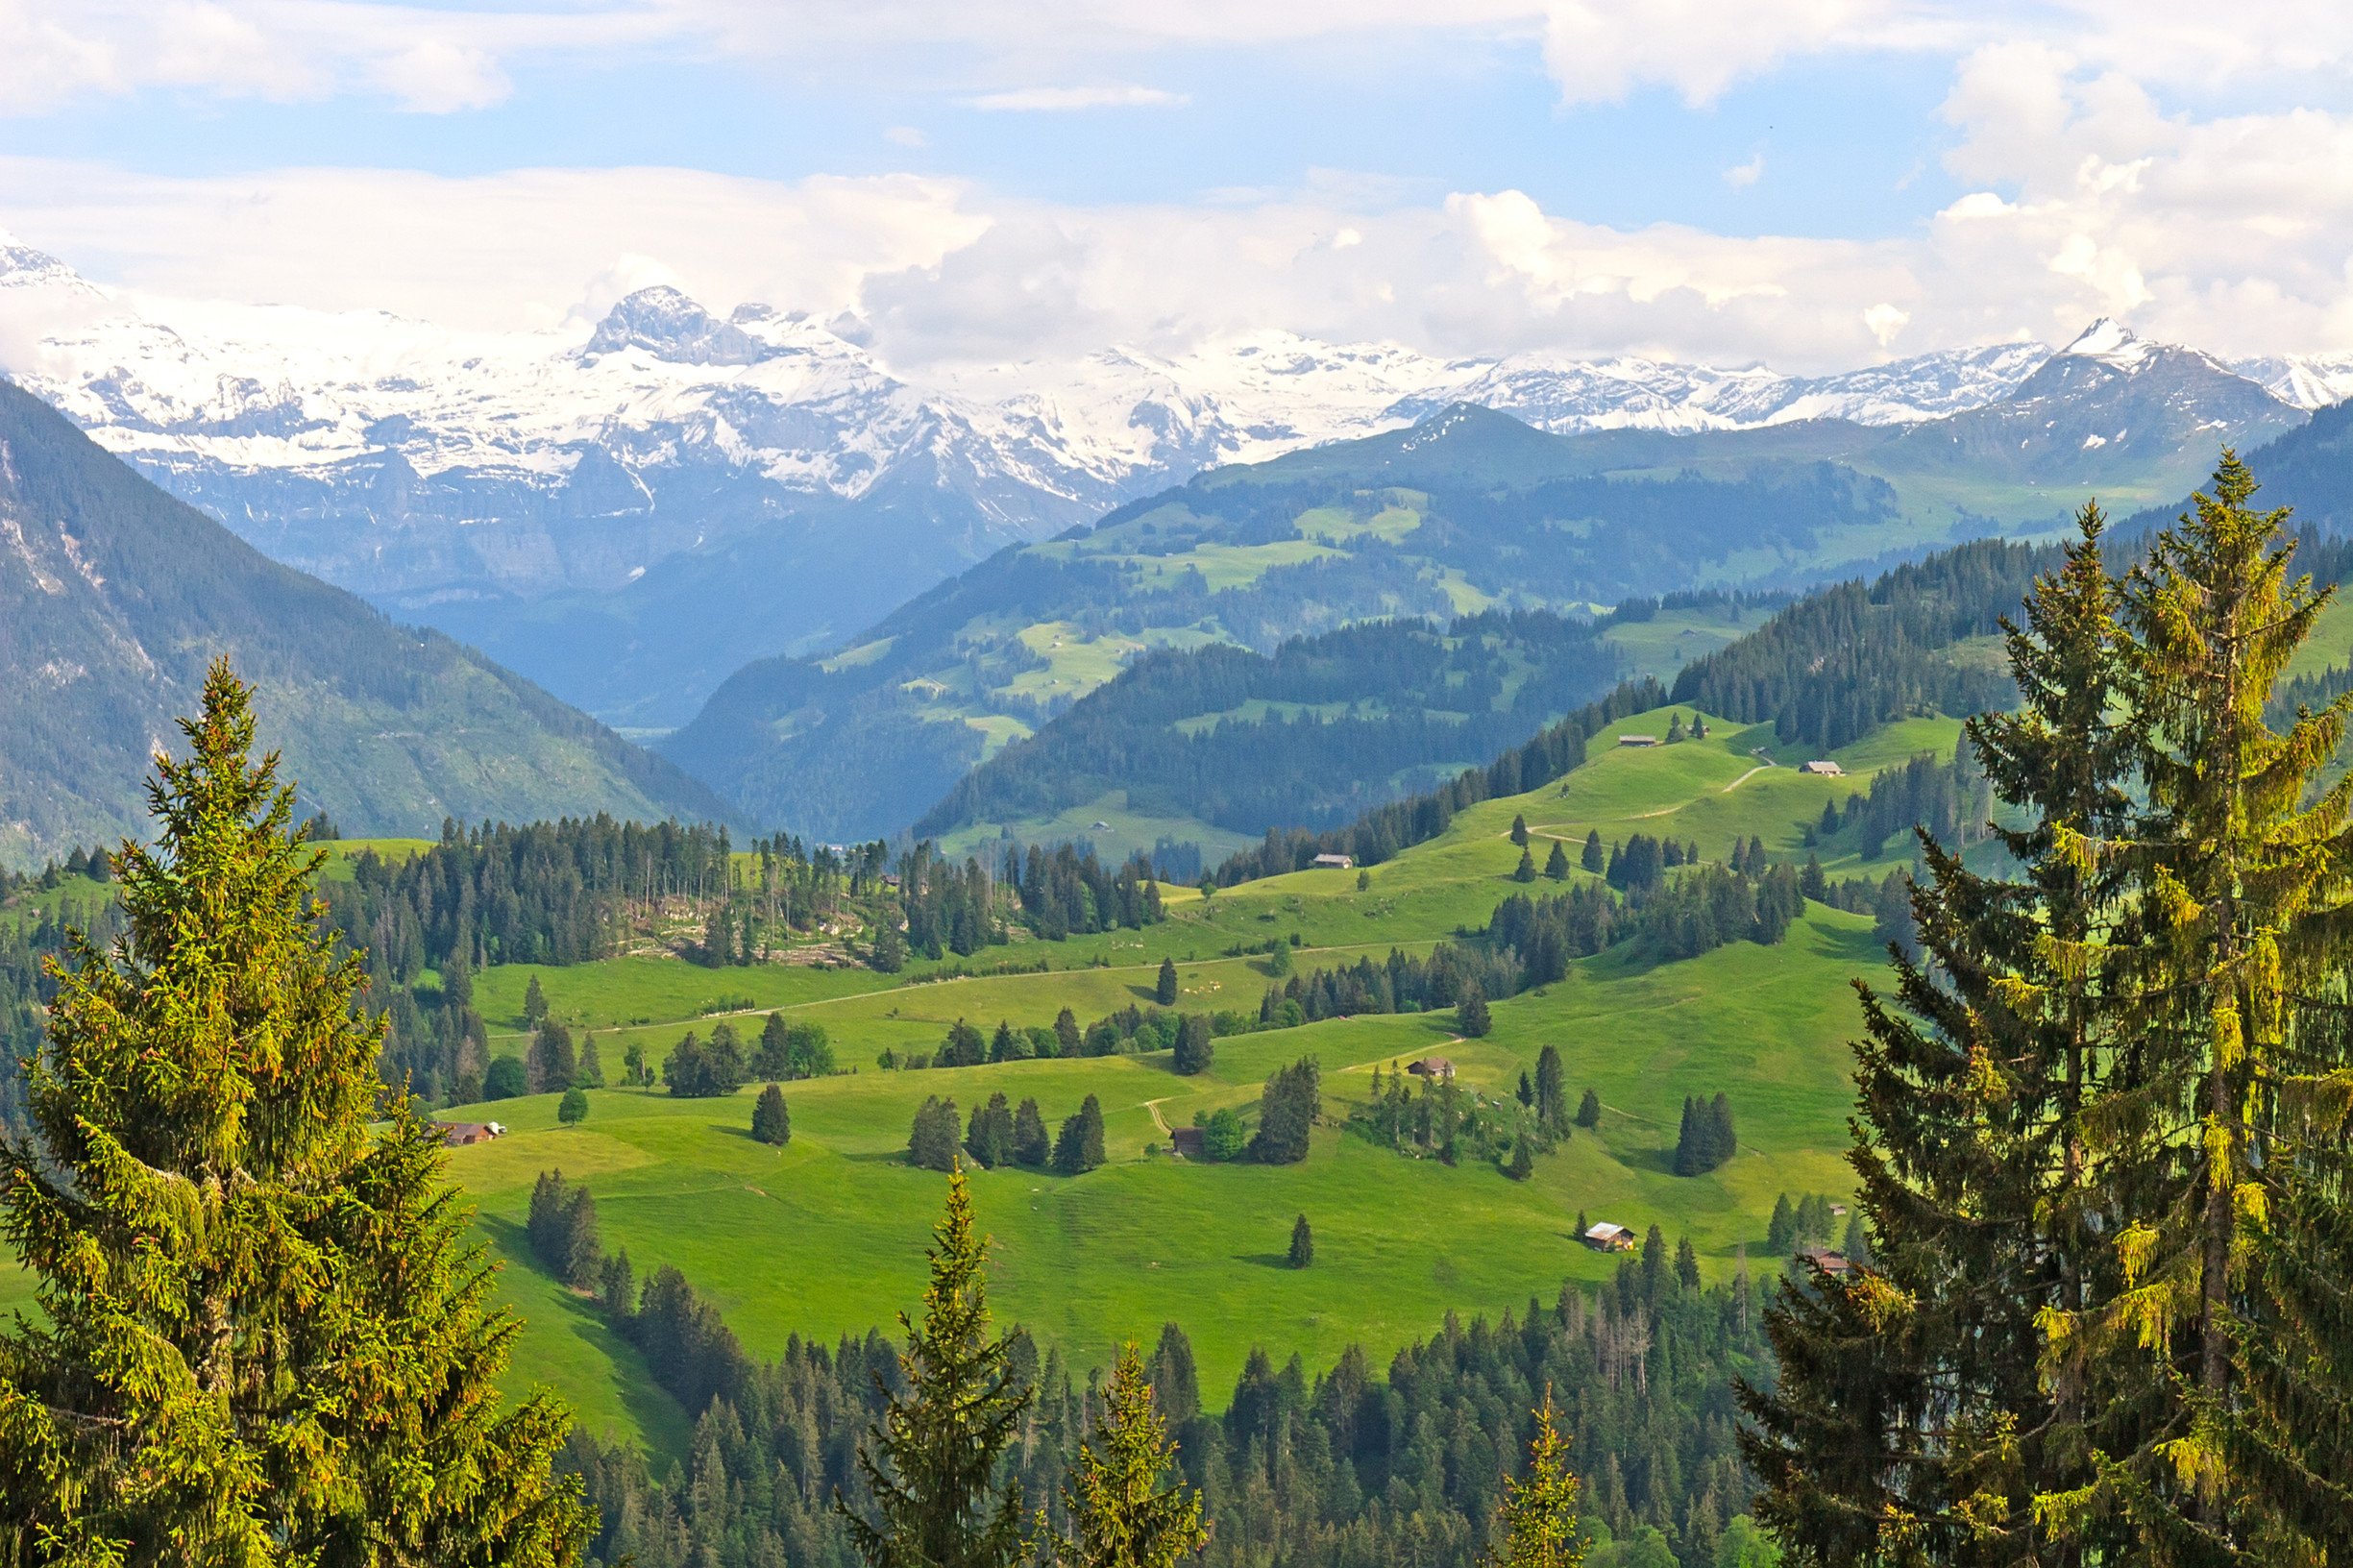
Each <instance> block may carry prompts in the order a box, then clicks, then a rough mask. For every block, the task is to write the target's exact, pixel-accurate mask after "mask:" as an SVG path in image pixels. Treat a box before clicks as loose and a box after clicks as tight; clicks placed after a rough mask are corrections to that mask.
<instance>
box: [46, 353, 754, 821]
mask: <svg viewBox="0 0 2353 1568" xmlns="http://www.w3.org/2000/svg"><path fill="white" fill-rule="evenodd" d="M219 655H226V656H227V657H228V658H229V659H230V661H231V663H232V665H233V668H234V669H235V670H236V672H237V673H238V674H240V675H241V676H243V677H244V678H245V679H247V680H248V681H251V682H252V683H254V685H255V686H256V687H257V689H258V693H259V696H258V698H257V702H256V709H257V716H258V720H259V726H260V739H261V742H262V744H263V745H264V746H266V747H273V748H277V749H279V750H282V752H283V754H284V758H285V774H286V776H288V777H290V778H292V779H294V780H296V781H298V782H299V784H300V787H301V795H300V797H299V800H300V805H301V808H302V810H303V811H304V812H305V813H309V812H313V811H324V812H326V813H327V814H328V815H329V816H330V817H331V819H332V820H333V821H335V822H336V823H337V824H338V825H339V826H340V827H341V828H342V829H343V830H344V831H346V832H353V833H358V834H363V835H380V834H424V835H429V836H437V835H438V834H439V833H440V831H441V826H442V823H443V821H444V820H445V819H447V818H452V817H454V818H456V819H457V820H458V821H481V820H483V819H486V818H503V819H507V820H510V821H523V820H528V819H533V818H540V817H554V816H562V815H573V816H580V815H588V814H592V813H595V812H610V813H612V814H613V815H615V816H619V817H627V818H635V819H638V820H641V821H646V820H658V819H661V818H665V817H671V816H682V817H687V818H692V819H696V820H722V821H723V820H725V819H726V818H727V817H728V816H729V815H730V814H729V812H728V810H727V808H726V807H725V806H724V805H723V804H722V803H721V802H720V801H719V800H718V799H717V798H716V797H714V796H712V795H711V794H710V792H709V791H707V790H705V789H704V788H702V787H701V786H700V785H699V784H697V783H695V782H694V781H693V780H692V779H690V778H688V777H687V776H686V775H685V774H683V773H681V772H678V770H677V769H675V768H674V767H673V766H672V765H671V764H669V763H667V762H665V761H663V760H662V759H661V758H659V757H655V756H652V755H650V754H649V753H648V752H645V751H643V750H640V749H639V748H638V747H635V746H632V745H630V744H629V743H628V742H627V741H625V740H623V739H622V738H621V737H620V736H618V735H616V734H614V733H613V732H612V731H610V730H608V729H606V728H605V727H604V726H603V725H601V724H600V723H596V722H595V721H594V720H592V719H589V718H588V717H586V716H585V715H583V714H580V713H578V712H576V711H575V710H573V709H571V708H568V707H566V706H565V705H564V704H563V703H561V702H558V701H557V700H556V699H555V698H551V697H550V696H549V695H548V694H547V693H545V692H543V691H541V690H539V689H538V688H537V687H535V686H533V685H532V684H531V683H530V682H528V681H527V680H524V679H522V678H521V677H520V676H517V675H515V674H512V673H510V672H508V671H505V670H502V669H500V668H499V667H498V666H496V665H494V664H492V663H491V662H490V661H488V660H487V659H485V658H483V657H482V656H481V655H480V654H478V653H476V652H475V651H473V650H472V649H466V648H463V647H461V646H459V645H458V644H456V643H454V642H453V641H451V640H450V639H449V638H448V637H446V636H444V635H442V634H441V633H439V632H434V631H419V630H415V629H412V628H409V627H405V626H401V625H394V624H393V623H392V622H390V621H388V620H386V619H385V618H384V616H383V615H381V614H380V612H378V611H377V610H375V609H374V608H372V607H371V606H369V605H368V604H367V603H365V602H364V601H362V600H359V599H358V598H356V597H355V596H354V595H352V594H349V593H346V592H344V591H343V590H342V589H339V588H334V587H331V586H329V585H328V584H326V583H323V582H320V581H318V580H316V579H315V578H312V577H308V576H304V575H303V574H302V573H300V572H297V571H294V570H293V569H291V568H289V567H285V566H281V565H279V564H278V563H276V562H274V561H270V560H268V559H266V558H264V557H263V556H262V555H261V554H260V553H259V552H258V551H255V550H254V549H253V548H252V547H251V546H249V545H246V544H244V543H243V542H241V541H240V540H238V539H237V538H235V537H234V536H233V535H232V534H231V533H230V532H229V531H228V530H227V529H226V528H224V527H221V526H220V525H219V524H217V523H215V522H213V521H212V520H211V519H210V518H208V517H207V516H205V515H204V514H203V513H202V512H199V511H197V510H196V509H195V508H193V507H191V506H188V505H186V504H185V503H184V502H178V501H175V500H173V499H172V498H171V497H169V496H167V495H165V494H164V493H163V492H162V491H160V490H159V489H157V488H156V487H155V486H154V485H152V484H150V483H148V482H147V481H146V480H145V479H143V478H140V477H139V476H138V475H137V474H135V473H134V472H133V471H132V470H131V469H129V468H127V467H126V466H124V465H123V464H122V463H120V462H118V461H116V460H115V459H114V458H112V457H110V456H109V455H108V454H107V453H105V452H103V451H101V450H100V449H99V448H98V447H97V446H95V445H94V444H92V443H91V441H90V440H89V439H88V438H87V437H86V436H85V435H84V434H82V432H80V431H79V430H77V429H74V428H73V426H72V425H70V424H68V423H67V422H66V421H65V420H64V419H62V418H61V417H60V416H59V415H58V413H57V412H56V411H55V410H54V409H52V408H50V407H48V406H47V405H46V404H43V403H41V402H40V401H39V400H38V399H37V398H35V397H34V396H32V395H31V394H30V393H27V392H25V391H23V390H21V389H19V388H17V387H15V386H12V385H9V384H8V383H6V382H4V381H0V736H4V737H5V744H0V865H19V866H21V865H26V864H37V863H39V862H40V861H41V860H43V859H45V858H47V857H50V856H53V855H57V854H60V853H62V852H63V851H64V850H65V849H67V848H68V847H70V846H73V845H88V844H91V843H95V842H100V841H104V840H109V839H112V838H116V837H119V836H122V835H125V834H134V835H143V834H144V833H145V832H146V830H147V814H146V801H145V797H144V795H143V793H142V787H141V786H142V780H143V779H144V777H145V776H146V774H147V773H148V772H149V771H150V759H151V758H152V757H153V755H154V754H155V752H156V751H158V750H159V749H162V748H166V747H181V746H182V745H183V743H182V741H181V739H180V737H179V736H178V735H177V734H176V733H175V732H174V730H173V727H172V721H173V718H174V716H176V715H180V714H185V713H192V712H194V711H195V709H196V706H197V701H198V697H199V692H200V688H201V686H202V683H203V680H204V675H205V670H206V667H207V665H208V663H209V662H210V661H211V660H212V659H213V658H214V657H215V656H219Z"/></svg>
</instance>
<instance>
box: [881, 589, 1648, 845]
mask: <svg viewBox="0 0 2353 1568" xmlns="http://www.w3.org/2000/svg"><path fill="white" fill-rule="evenodd" d="M1225 597H1226V596H1220V602H1219V605H1218V611H1219V614H1220V616H1221V619H1222V618H1223V616H1224V615H1225V614H1226V612H1227V611H1228V610H1229V608H1230V606H1228V605H1227V604H1225V603H1224V602H1223V600H1224V598H1225ZM1227 624H1228V625H1231V623H1230V622H1229V623H1227ZM1605 629H1606V624H1605V623H1603V624H1597V623H1593V622H1587V621H1582V620H1569V619H1566V618H1564V617H1561V616H1558V615H1556V614H1553V613H1552V612H1550V611H1541V610H1520V611H1490V612H1487V613H1485V614H1482V615H1477V616H1466V617H1462V618H1460V619H1458V620H1456V621H1455V622H1454V623H1453V624H1452V625H1446V626H1438V625H1424V624H1417V623H1406V622H1398V621H1379V622H1368V623H1363V624H1359V625H1349V626H1344V627H1341V628H1339V629H1337V630H1334V631H1327V632H1324V633H1323V634H1321V635H1319V636H1313V637H1306V638H1299V639H1296V640H1293V641H1289V642H1285V643H1283V644H1282V645H1281V646H1279V647H1277V648H1276V649H1274V651H1273V652H1272V653H1271V654H1260V653H1256V652H1252V651H1250V650H1249V649H1246V648H1236V647H1232V646H1229V645H1223V644H1219V645H1213V646H1212V647H1208V648H1202V649H1189V650H1184V651H1177V650H1161V651H1157V652H1153V653H1149V654H1146V655H1145V656H1143V657H1142V658H1140V659H1139V660H1137V662H1136V663H1135V664H1134V665H1133V666H1131V667H1130V668H1129V669H1128V670H1126V671H1124V672H1123V673H1122V674H1120V675H1119V677H1118V678H1117V679H1115V680H1114V681H1111V682H1110V683H1108V684H1106V685H1105V686H1103V687H1101V688H1100V689H1098V690H1096V691H1094V692H1092V693H1090V694H1089V695H1088V696H1087V697H1086V698H1083V699H1081V700H1080V701H1079V702H1078V704H1077V705H1076V706H1075V707H1073V708H1071V709H1070V711H1068V712H1067V713H1066V714H1064V715H1063V716H1062V717H1061V718H1060V719H1059V720H1057V721H1056V722H1055V723H1054V724H1053V725H1051V726H1050V727H1048V728H1045V729H1042V730H1041V731H1040V732H1039V733H1038V734H1036V735H1034V736H1031V737H1029V738H1028V739H1025V740H1020V741H1017V742H1015V743H1014V744H1013V745H1011V746H1009V747H1006V748H1005V749H1004V750H1002V751H1000V752H999V753H997V754H996V755H995V756H994V757H992V758H991V759H990V760H989V761H988V762H987V763H985V764H983V765H982V766H981V767H979V768H977V769H975V770H973V771H972V772H970V773H968V774H967V775H966V776H965V777H964V778H963V779H962V780H960V781H959V782H958V783H957V785H956V787H955V788H954V789H953V790H951V791H950V792H949V793H948V795H947V797H946V798H945V799H944V800H943V801H941V803H940V804H939V805H938V806H936V807H934V808H933V809H932V811H931V812H930V813H929V814H927V815H926V816H925V817H924V818H923V819H922V820H921V821H919V822H918V823H917V824H916V828H915V831H916V832H917V833H918V834H925V833H940V832H945V831H948V830H949V829H952V828H954V827H957V826H960V825H963V824H965V823H968V822H972V821H1008V820H1014V819H1018V818H1024V817H1046V816H1052V815H1054V814H1055V813H1057V812H1060V811H1062V810H1064V809H1066V808H1067V807H1070V806H1073V805H1077V804H1081V803H1083V802H1085V801H1087V800H1091V799H1093V798H1095V797H1096V796H1100V795H1102V794H1103V793H1104V792H1105V791H1107V790H1112V789H1122V790H1125V791H1127V793H1128V804H1129V806H1130V807H1131V809H1134V810H1138V811H1142V812H1146V813H1154V814H1167V815H1174V816H1190V817H1195V818H1198V819H1200V820H1202V821H1209V822H1213V823H1215V824H1216V825H1218V826H1220V827H1224V828H1228V829H1232V830H1234V831H1237V832H1242V833H1259V832H1262V831H1264V830H1266V829H1268V828H1269V827H1273V826H1275V825H1277V824H1283V825H1304V826H1308V827H1317V826H1322V825H1326V824H1330V823H1335V822H1338V821H1346V820H1347V819H1349V818H1351V817H1353V816H1355V815H1356V814H1358V813H1360V812H1361V811H1363V810H1364V809H1365V808H1366V807H1367V806H1369V805H1372V804H1375V803H1377V802H1378V801H1379V800H1380V799H1381V798H1382V797H1383V796H1385V795H1387V794H1389V793H1390V787H1389V784H1388V781H1389V780H1390V779H1392V778H1393V777H1395V776H1397V775H1398V774H1400V773H1402V772H1409V771H1412V770H1419V769H1430V768H1434V767H1440V766H1449V765H1457V764H1458V762H1459V759H1461V758H1463V757H1465V756H1474V757H1476V756H1485V755H1489V754H1491V753H1493V752H1495V751H1497V750H1499V749H1501V748H1502V747H1506V746H1507V745H1509V744H1511V743H1512V742H1513V741H1515V740H1517V739H1519V738H1521V737H1523V736H1525V735H1528V734H1529V733H1531V732H1532V731H1533V730H1534V729H1536V728H1537V727H1539V726H1540V725H1542V724H1544V723H1546V722H1548V721H1549V720H1551V719H1552V718H1553V717H1554V716H1556V715H1557V714H1559V713H1562V712H1564V711H1566V710H1568V709H1570V708H1573V707H1575V706H1576V705H1578V704H1579V703H1581V702H1584V701H1586V700H1588V699H1590V698H1592V696H1593V695H1594V694H1595V693H1596V692H1598V691H1601V690H1603V689H1605V687H1607V686H1608V685H1609V684H1610V682H1611V681H1612V680H1613V679H1614V678H1615V677H1616V674H1617V669H1618V654H1617V651H1616V649H1614V648H1613V647H1612V646H1611V645H1610V644H1609V643H1607V642H1605V641H1604V640H1603V637H1602V635H1601V634H1602V632H1603V631H1604V630H1605ZM1244 640H1245V641H1247V640H1248V639H1247V638H1246V637H1245V638H1244ZM1252 704H1282V705H1285V707H1288V708H1290V710H1291V712H1292V714H1293V716H1292V717H1283V716H1282V714H1283V712H1284V711H1285V709H1284V708H1280V707H1279V708H1277V709H1276V710H1275V711H1274V713H1273V714H1271V715H1267V716H1264V717H1259V718H1249V717H1243V715H1245V714H1247V713H1249V712H1250V711H1251V706H1252ZM1298 710H1307V711H1298ZM1207 715H1224V716H1226V717H1224V718H1222V719H1217V720H1215V721H1213V722H1211V723H1200V724H1196V723H1188V721H1192V720H1197V719H1200V718H1202V717H1203V716H1207ZM1180 726H1182V727H1180Z"/></svg>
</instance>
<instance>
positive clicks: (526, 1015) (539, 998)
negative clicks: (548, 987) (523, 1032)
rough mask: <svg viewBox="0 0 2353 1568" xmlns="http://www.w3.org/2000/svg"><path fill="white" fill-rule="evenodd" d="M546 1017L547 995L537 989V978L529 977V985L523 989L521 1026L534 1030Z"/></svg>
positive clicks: (535, 976)
mask: <svg viewBox="0 0 2353 1568" xmlns="http://www.w3.org/2000/svg"><path fill="white" fill-rule="evenodd" d="M547 1016H548V993H547V992H544V991H542V990H540V989H539V976H537V975H536V974H534V975H532V976H531V980H530V984H528V985H527V986H525V987H524V988H523V1026H524V1027H525V1028H526V1029H534V1028H537V1027H538V1025H539V1020H540V1019H542V1018H544V1017H547Z"/></svg>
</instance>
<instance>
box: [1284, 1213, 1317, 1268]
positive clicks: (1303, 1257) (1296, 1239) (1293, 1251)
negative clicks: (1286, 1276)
mask: <svg viewBox="0 0 2353 1568" xmlns="http://www.w3.org/2000/svg"><path fill="white" fill-rule="evenodd" d="M1289 1259H1290V1265H1291V1267H1293V1268H1305V1267H1307V1266H1308V1265H1309V1264H1310V1263H1311V1262H1315V1233H1314V1232H1313V1231H1311V1230H1310V1229H1308V1216H1307V1215H1305V1214H1301V1215H1300V1216H1299V1217H1298V1218H1297V1219H1296V1220H1294V1221H1293V1222H1292V1223H1291V1248H1290V1254H1289Z"/></svg>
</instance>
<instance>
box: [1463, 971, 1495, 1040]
mask: <svg viewBox="0 0 2353 1568" xmlns="http://www.w3.org/2000/svg"><path fill="white" fill-rule="evenodd" d="M1455 1027H1456V1028H1457V1029H1459V1030H1461V1031H1462V1035H1463V1038H1464V1039H1466V1040H1481V1039H1483V1038H1485V1036H1486V1033H1487V1031H1488V1030H1490V1029H1492V1028H1494V1027H1495V1019H1494V1016H1493V1015H1492V1014H1490V1013H1489V1012H1488V1011H1487V994H1486V992H1483V991H1482V990H1480V989H1479V983H1478V982H1477V981H1475V980H1474V981H1472V982H1471V983H1470V984H1469V985H1466V986H1464V987H1463V988H1462V999H1461V1000H1460V1001H1458V1002H1457V1003H1455Z"/></svg>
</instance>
